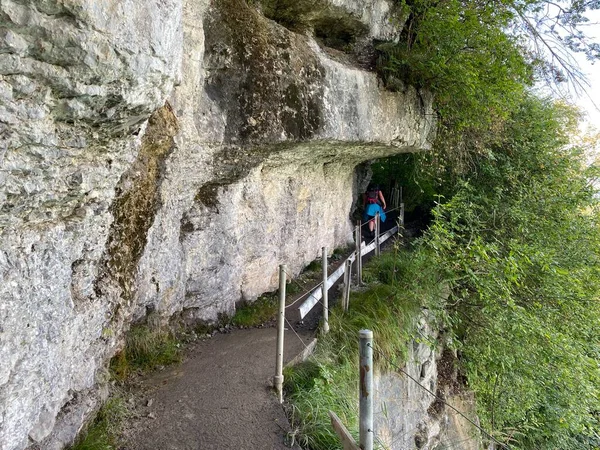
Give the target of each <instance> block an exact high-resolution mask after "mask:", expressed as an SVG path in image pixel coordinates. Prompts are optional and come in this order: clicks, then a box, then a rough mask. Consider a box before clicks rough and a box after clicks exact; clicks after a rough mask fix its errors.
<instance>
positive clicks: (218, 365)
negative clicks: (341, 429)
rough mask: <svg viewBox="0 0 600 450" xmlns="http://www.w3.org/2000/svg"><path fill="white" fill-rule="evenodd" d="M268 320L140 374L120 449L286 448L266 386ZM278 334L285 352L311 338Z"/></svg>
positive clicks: (271, 363)
mask: <svg viewBox="0 0 600 450" xmlns="http://www.w3.org/2000/svg"><path fill="white" fill-rule="evenodd" d="M276 335H277V331H276V329H275V328H258V329H245V330H233V331H232V332H231V333H227V334H217V335H215V336H214V337H213V338H211V339H207V340H205V341H200V342H199V343H198V344H197V345H196V346H195V348H193V349H190V350H189V351H188V353H187V355H186V358H185V360H184V362H183V363H182V364H180V365H177V366H174V367H169V368H166V369H164V370H162V371H160V372H158V373H155V374H153V375H151V376H150V377H148V378H147V379H144V380H142V381H141V382H140V384H141V392H140V394H139V395H138V402H137V403H138V404H140V405H141V406H140V407H139V408H138V415H139V416H140V417H139V418H138V419H137V420H135V421H134V422H133V423H132V424H131V425H130V427H129V429H128V431H127V432H126V436H125V444H124V445H123V446H121V448H120V450H228V449H232V450H234V449H235V450H246V449H247V450H250V449H252V450H269V449H277V450H279V449H288V448H289V447H287V446H286V445H285V444H284V439H285V436H286V434H287V431H288V430H289V424H288V421H287V419H286V416H285V414H284V411H283V408H282V406H281V405H280V404H279V403H278V402H277V399H276V396H275V393H274V391H273V389H272V388H271V377H272V376H273V374H274V370H275V353H276V346H275V344H276ZM301 337H302V340H303V342H301V341H300V340H299V339H298V337H297V336H296V335H295V334H293V332H292V331H287V332H286V336H285V344H286V345H285V351H284V355H285V356H286V360H290V359H291V358H292V357H294V356H296V355H297V354H299V353H300V352H301V351H302V350H303V349H304V345H308V344H309V343H310V341H311V340H312V333H309V332H302V333H301Z"/></svg>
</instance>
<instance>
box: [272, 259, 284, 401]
mask: <svg viewBox="0 0 600 450" xmlns="http://www.w3.org/2000/svg"><path fill="white" fill-rule="evenodd" d="M285 281H286V275H285V265H284V264H282V265H280V266H279V314H278V316H277V367H276V372H275V378H274V380H273V381H274V384H275V390H276V391H277V397H278V398H279V403H283V333H284V323H285Z"/></svg>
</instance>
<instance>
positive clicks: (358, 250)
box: [354, 220, 362, 286]
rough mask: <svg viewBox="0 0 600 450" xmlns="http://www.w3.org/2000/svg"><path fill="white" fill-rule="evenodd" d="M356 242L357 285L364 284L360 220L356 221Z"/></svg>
mask: <svg viewBox="0 0 600 450" xmlns="http://www.w3.org/2000/svg"><path fill="white" fill-rule="evenodd" d="M354 243H355V245H356V285H357V286H360V285H362V254H361V250H362V249H361V247H362V245H361V235H360V220H359V221H357V222H356V228H355V229H354Z"/></svg>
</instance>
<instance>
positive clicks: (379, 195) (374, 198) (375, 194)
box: [363, 183, 387, 209]
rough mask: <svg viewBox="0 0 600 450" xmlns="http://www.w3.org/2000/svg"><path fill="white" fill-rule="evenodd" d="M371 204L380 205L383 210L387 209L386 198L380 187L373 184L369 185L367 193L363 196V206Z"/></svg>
mask: <svg viewBox="0 0 600 450" xmlns="http://www.w3.org/2000/svg"><path fill="white" fill-rule="evenodd" d="M371 203H378V204H379V206H383V209H386V208H387V205H386V204H385V198H384V197H383V192H381V189H379V186H378V185H376V184H373V183H369V186H367V192H366V193H365V194H364V195H363V206H366V205H367V204H371Z"/></svg>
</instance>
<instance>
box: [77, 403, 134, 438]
mask: <svg viewBox="0 0 600 450" xmlns="http://www.w3.org/2000/svg"><path fill="white" fill-rule="evenodd" d="M128 415H129V410H128V409H127V407H126V405H125V402H124V401H123V399H122V398H121V397H120V396H115V397H112V398H110V399H108V401H107V402H106V403H105V404H104V405H103V406H102V408H100V410H99V411H98V414H97V415H96V419H95V420H94V421H93V422H92V423H91V425H90V426H89V427H88V429H87V431H86V433H85V435H84V436H83V437H81V438H80V439H78V440H77V442H76V443H75V444H74V445H73V446H72V447H71V448H70V450H115V449H116V448H118V443H117V439H118V436H119V434H120V432H121V429H122V425H123V422H124V421H125V419H126V418H127V417H128Z"/></svg>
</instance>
